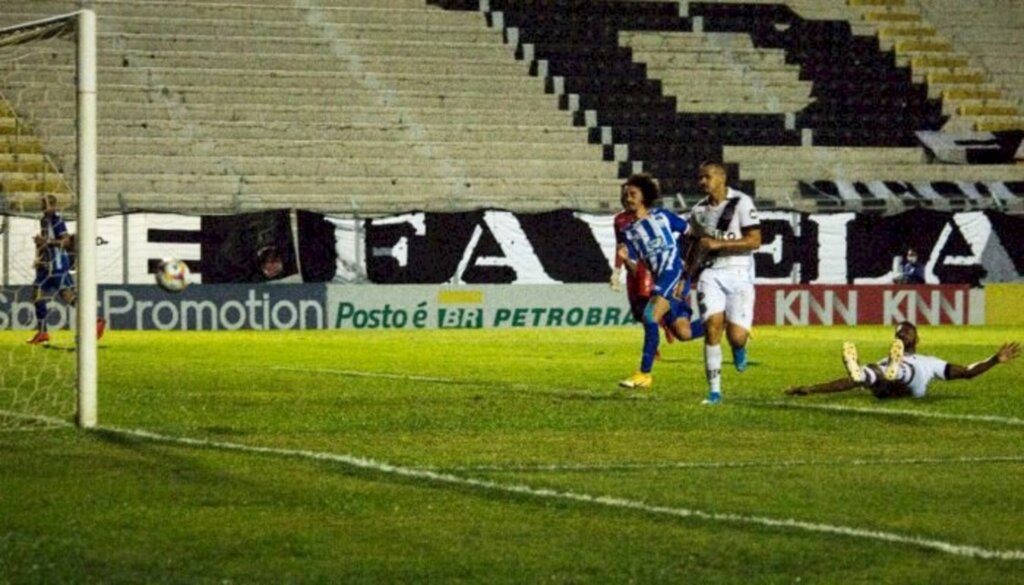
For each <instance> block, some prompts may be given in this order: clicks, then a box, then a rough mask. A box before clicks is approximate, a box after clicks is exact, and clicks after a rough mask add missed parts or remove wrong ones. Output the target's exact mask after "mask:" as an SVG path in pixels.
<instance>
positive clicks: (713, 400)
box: [701, 392, 722, 406]
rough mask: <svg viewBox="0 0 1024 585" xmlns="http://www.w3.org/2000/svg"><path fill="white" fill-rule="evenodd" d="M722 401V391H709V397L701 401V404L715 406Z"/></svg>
mask: <svg viewBox="0 0 1024 585" xmlns="http://www.w3.org/2000/svg"><path fill="white" fill-rule="evenodd" d="M721 403H722V393H721V392H708V397H707V398H705V399H704V400H702V401H701V404H708V405H711V406H714V405H716V404H721Z"/></svg>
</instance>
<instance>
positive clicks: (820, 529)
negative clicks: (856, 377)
mask: <svg viewBox="0 0 1024 585" xmlns="http://www.w3.org/2000/svg"><path fill="white" fill-rule="evenodd" d="M95 431H98V432H106V433H113V434H118V435H123V436H130V437H136V438H139V439H143V440H149V441H154V442H160V443H168V444H175V445H184V446H189V447H200V448H206V449H218V450H222V451H234V452H241V453H254V454H261V455H274V456H280V457H289V458H296V459H307V460H311V461H321V462H330V463H337V464H341V465H345V466H348V467H352V468H357V469H363V470H368V471H373V472H377V473H383V474H389V475H395V476H399V477H403V478H408V479H415V480H421V481H424V482H428V483H434V484H445V485H453V486H459V487H471V488H475V489H480V490H485V491H491V492H500V493H506V494H514V495H519V496H528V497H533V498H538V499H546V500H561V501H568V502H576V503H581V504H589V505H596V506H601V507H606V508H616V509H625V510H634V511H637V512H642V513H646V514H649V515H655V516H670V517H676V518H696V519H699V520H705V521H711V522H722V523H729V524H741V525H754V526H762V527H769V528H779V529H788V530H797V531H802V532H813V533H819V534H833V535H838V536H846V537H853V538H860V539H866V540H875V541H883V542H892V543H898V544H905V545H910V546H914V547H918V548H926V549H932V550H937V551H939V552H943V553H947V554H951V555H956V556H961V557H972V558H981V559H995V560H1012V561H1020V560H1024V550H992V549H986V548H983V547H979V546H973V545H961V544H954V543H949V542H945V541H942V540H936V539H930V538H924V537H919V536H910V535H904V534H897V533H894V532H884V531H878V530H868V529H863V528H855V527H850V526H841V525H833V524H824V523H818V522H807V521H802V520H795V519H790V518H771V517H767V516H755V515H746V514H730V513H719V512H705V511H701V510H693V509H688V508H673V507H668V506H655V505H651V504H647V503H645V502H642V501H639V500H629V499H625V498H619V497H613V496H596V495H591V494H585V493H580V492H572V491H559V490H554V489H550V488H537V487H531V486H528V485H523V484H505V483H499V482H495V481H490V480H484V479H476V478H472V477H463V476H458V475H453V474H450V473H442V472H435V471H429V470H423V469H414V468H410V467H402V466H399V465H392V464H390V463H386V462H383V461H377V460H375V459H370V458H366V457H357V456H355V455H348V454H337V453H326V452H321V451H308V450H297V449H281V448H276V447H259V446H253V445H243V444H240V443H227V442H220V441H209V440H205V439H193V438H189V437H176V436H170V435H162V434H158V433H153V432H150V431H145V430H138V429H123V428H118V427H97V428H96V429H95Z"/></svg>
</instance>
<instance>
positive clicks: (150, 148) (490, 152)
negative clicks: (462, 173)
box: [47, 137, 602, 162]
mask: <svg viewBox="0 0 1024 585" xmlns="http://www.w3.org/2000/svg"><path fill="white" fill-rule="evenodd" d="M47 146H48V147H51V148H53V149H54V150H56V151H58V152H74V148H75V140H74V138H73V137H64V138H54V139H51V140H49V141H47ZM413 149H415V151H416V152H420V153H424V154H426V155H434V156H437V157H443V158H455V159H465V160H475V159H502V160H520V159H547V160H558V161H562V162H571V161H595V160H601V155H602V147H601V146H600V145H598V144H587V143H550V142H495V141H488V142H457V141H453V142H424V141H419V142H401V141H362V142H360V143H359V144H358V145H355V146H353V145H352V144H348V143H344V142H338V141H336V140H284V139H267V138H251V139H238V140H230V139H222V138H208V139H198V140H197V139H194V138H184V137H183V138H172V137H147V138H123V137H122V138H116V139H113V138H111V139H105V140H102V141H101V142H100V143H99V145H98V152H99V155H100V156H101V157H104V156H119V155H133V154H137V155H167V156H190V155H191V156H215V155H219V156H224V157H250V156H253V157H258V156H265V157H295V158H305V157H332V158H335V159H340V158H344V157H354V156H358V157H361V158H370V159H373V158H380V159H399V158H403V157H408V156H409V153H410V152H411V151H412V150H413Z"/></svg>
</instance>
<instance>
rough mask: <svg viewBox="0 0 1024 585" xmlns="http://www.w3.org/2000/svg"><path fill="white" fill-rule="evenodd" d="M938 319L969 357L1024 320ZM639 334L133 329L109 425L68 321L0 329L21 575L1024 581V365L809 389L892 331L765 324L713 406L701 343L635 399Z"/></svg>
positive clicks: (11, 551) (111, 345)
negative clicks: (923, 388) (746, 363)
mask: <svg viewBox="0 0 1024 585" xmlns="http://www.w3.org/2000/svg"><path fill="white" fill-rule="evenodd" d="M920 334H921V345H920V348H919V350H920V352H921V353H926V354H932V355H938V356H940V357H942V358H944V359H947V360H949V361H953V362H958V363H961V364H968V363H971V362H974V361H978V360H981V359H985V358H987V357H989V356H991V355H992V354H993V353H994V352H995V351H996V349H997V348H998V347H999V345H1000V344H1001V343H1003V342H1005V341H1012V340H1022V339H1024V327H1012V328H1009V327H1006V328H997V327H981V328H979V327H969V328H968V327H941V328H939V327H922V328H921V329H920ZM641 335H642V332H641V329H640V327H619V328H607V329H589V330H580V329H577V330H569V329H555V330H485V331H402V332H387V331H357V332H320V331H317V332H236V333H227V332H218V333H189V332H170V333H155V332H125V331H110V332H108V333H107V336H106V337H104V339H103V340H102V341H101V342H100V348H99V355H100V370H99V384H100V389H99V420H100V428H99V429H96V430H93V431H84V430H80V429H77V428H75V427H73V426H71V425H70V424H69V423H70V421H71V420H72V416H71V413H72V412H73V407H74V396H73V393H72V390H71V388H72V386H73V379H74V369H73V364H74V353H73V351H71V349H72V348H71V347H69V346H70V345H71V343H72V334H71V333H69V332H67V331H60V332H57V333H56V334H55V336H54V337H55V339H54V347H53V348H50V349H46V348H42V347H29V346H26V345H25V344H24V338H25V337H26V335H25V332H22V331H17V332H10V331H5V332H2V333H0V342H3V343H4V344H5V345H6V346H7V348H8V349H7V350H6V353H7V355H8V357H7V358H6V359H5V360H4V364H3V368H4V372H3V373H0V381H2V382H3V384H2V389H0V411H2V412H0V422H2V425H0V519H2V520H0V582H2V583H189V584H196V583H211V584H213V583H217V584H223V583H274V584H278V583H425V582H430V583H542V582H544V583H546V582H551V583H625V582H635V583H737V582H744V583H792V582H803V583H1000V584H1003V583H1009V582H1021V581H1024V489H1022V486H1024V388H1022V381H1024V359H1020V360H1017V361H1015V362H1011V363H1009V364H1004V365H999V366H996V367H995V368H994V369H993V370H991V371H990V372H988V373H987V374H984V375H982V376H981V377H979V378H976V379H974V380H970V381H956V382H934V383H933V384H932V386H931V389H930V393H929V395H928V396H927V397H926V398H924V399H921V400H894V401H879V400H876V399H874V398H873V397H871V396H870V394H869V393H868V392H867V391H864V390H858V391H853V392H846V393H841V394H832V395H818V396H810V397H802V398H795V397H788V396H784V395H783V394H782V391H783V390H784V389H785V388H786V387H787V386H790V385H794V384H804V383H809V382H815V381H825V380H829V379H834V378H839V377H842V376H843V375H844V374H845V371H844V369H843V366H842V363H841V359H840V346H841V343H842V342H843V341H844V340H850V341H854V342H856V343H857V344H858V347H859V349H860V353H861V356H862V359H863V360H865V361H867V360H870V359H876V358H881V357H882V356H884V355H885V353H886V351H887V348H888V345H889V341H890V340H891V338H892V329H891V328H889V327H832V328H820V327H804V328H800V327H785V328H773V327H761V328H758V329H756V330H755V337H754V339H753V340H752V341H751V344H750V346H749V348H750V360H751V366H750V368H749V369H748V370H747V371H746V372H744V373H743V374H740V373H737V372H736V371H735V370H733V369H732V366H731V364H730V363H728V360H729V359H730V357H729V351H728V349H726V350H725V354H726V357H725V359H726V361H727V363H726V364H725V365H724V368H725V369H724V373H723V376H724V378H723V389H724V392H725V401H724V403H723V404H721V405H720V406H717V407H707V406H702V405H701V404H700V402H701V399H702V398H703V397H704V395H705V382H704V368H703V351H702V345H701V344H700V343H699V342H698V343H679V342H677V343H674V344H671V345H665V344H664V343H663V344H662V347H661V352H662V356H663V359H661V360H660V361H659V362H657V363H656V365H655V370H654V387H653V389H651V390H649V391H623V390H620V389H619V388H617V386H616V382H617V381H618V380H619V379H622V378H624V377H626V376H627V375H629V374H630V373H632V372H633V371H634V370H635V368H636V366H637V364H638V361H639V351H640V345H641ZM62 342H64V343H65V345H64V346H61V345H60V344H61V343H62ZM32 372H39V373H40V375H39V376H38V377H35V378H34V377H33V376H32V374H31V373H32ZM60 376H63V377H65V378H66V379H65V380H64V381H63V383H61V384H50V383H49V382H47V380H48V379H49V378H53V377H60ZM48 377H49V378H48ZM44 394H55V395H57V398H53V397H49V398H47V399H40V400H35V396H36V395H44ZM31 409H35V410H36V412H29V410H31Z"/></svg>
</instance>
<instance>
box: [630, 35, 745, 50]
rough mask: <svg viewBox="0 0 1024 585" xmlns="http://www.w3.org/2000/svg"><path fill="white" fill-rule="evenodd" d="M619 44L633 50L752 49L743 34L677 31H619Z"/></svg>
mask: <svg viewBox="0 0 1024 585" xmlns="http://www.w3.org/2000/svg"><path fill="white" fill-rule="evenodd" d="M619 44H620V45H622V46H629V47H633V48H634V49H654V48H657V47H669V48H671V49H673V50H685V49H686V48H691V47H693V48H699V47H708V46H714V47H716V48H718V49H719V50H721V49H722V48H724V47H728V48H729V49H742V48H746V49H753V48H754V42H753V40H751V38H750V35H748V34H743V33H694V32H679V31H620V32H619Z"/></svg>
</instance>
